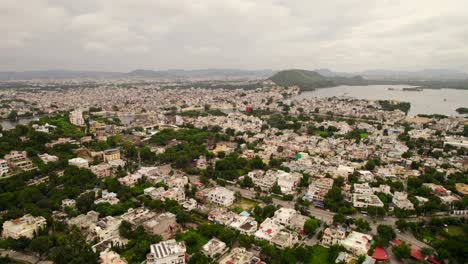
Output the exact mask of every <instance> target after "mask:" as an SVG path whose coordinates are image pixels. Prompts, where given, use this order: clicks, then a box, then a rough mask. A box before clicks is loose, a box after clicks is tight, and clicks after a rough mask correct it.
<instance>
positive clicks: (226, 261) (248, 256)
mask: <svg viewBox="0 0 468 264" xmlns="http://www.w3.org/2000/svg"><path fill="white" fill-rule="evenodd" d="M218 263H220V264H245V263H251V264H265V263H264V262H262V261H261V260H260V259H259V258H258V257H256V256H255V255H254V253H252V252H250V251H247V250H246V249H245V248H233V249H232V250H231V252H229V254H227V255H225V256H223V257H222V258H221V259H220V260H219V261H218Z"/></svg>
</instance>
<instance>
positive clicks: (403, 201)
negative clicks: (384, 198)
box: [392, 192, 414, 210]
mask: <svg viewBox="0 0 468 264" xmlns="http://www.w3.org/2000/svg"><path fill="white" fill-rule="evenodd" d="M392 203H393V204H394V205H395V206H396V207H398V208H400V209H405V210H413V209H414V205H413V203H411V202H410V200H408V194H406V193H404V192H395V193H394V194H393V199H392Z"/></svg>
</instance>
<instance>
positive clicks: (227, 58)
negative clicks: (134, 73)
mask: <svg viewBox="0 0 468 264" xmlns="http://www.w3.org/2000/svg"><path fill="white" fill-rule="evenodd" d="M0 35H1V38H0V70H46V69H69V70H105V71H128V70H132V69H136V68H144V69H174V68H178V69H182V68H183V69H201V68H242V69H284V68H304V69H315V68H330V69H332V70H339V71H360V70H365V69H399V70H415V69H423V68H453V69H460V70H463V71H468V0H460V1H455V0H453V1H452V0H445V1H441V0H401V1H396V0H395V1H393V0H341V1H338V0H326V1H312V0H279V1H275V0H0Z"/></svg>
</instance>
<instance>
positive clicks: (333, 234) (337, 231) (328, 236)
mask: <svg viewBox="0 0 468 264" xmlns="http://www.w3.org/2000/svg"><path fill="white" fill-rule="evenodd" d="M345 237H346V228H343V227H340V226H339V227H336V228H335V227H327V228H326V229H325V230H323V235H322V241H321V244H322V245H324V246H327V247H329V246H333V245H335V244H338V243H339V242H340V241H341V240H343V239H345Z"/></svg>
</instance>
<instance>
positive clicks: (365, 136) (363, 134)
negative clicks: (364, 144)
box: [360, 133, 369, 139]
mask: <svg viewBox="0 0 468 264" xmlns="http://www.w3.org/2000/svg"><path fill="white" fill-rule="evenodd" d="M360 136H361V138H362V139H365V138H367V137H368V136H369V134H368V133H361V134H360Z"/></svg>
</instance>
